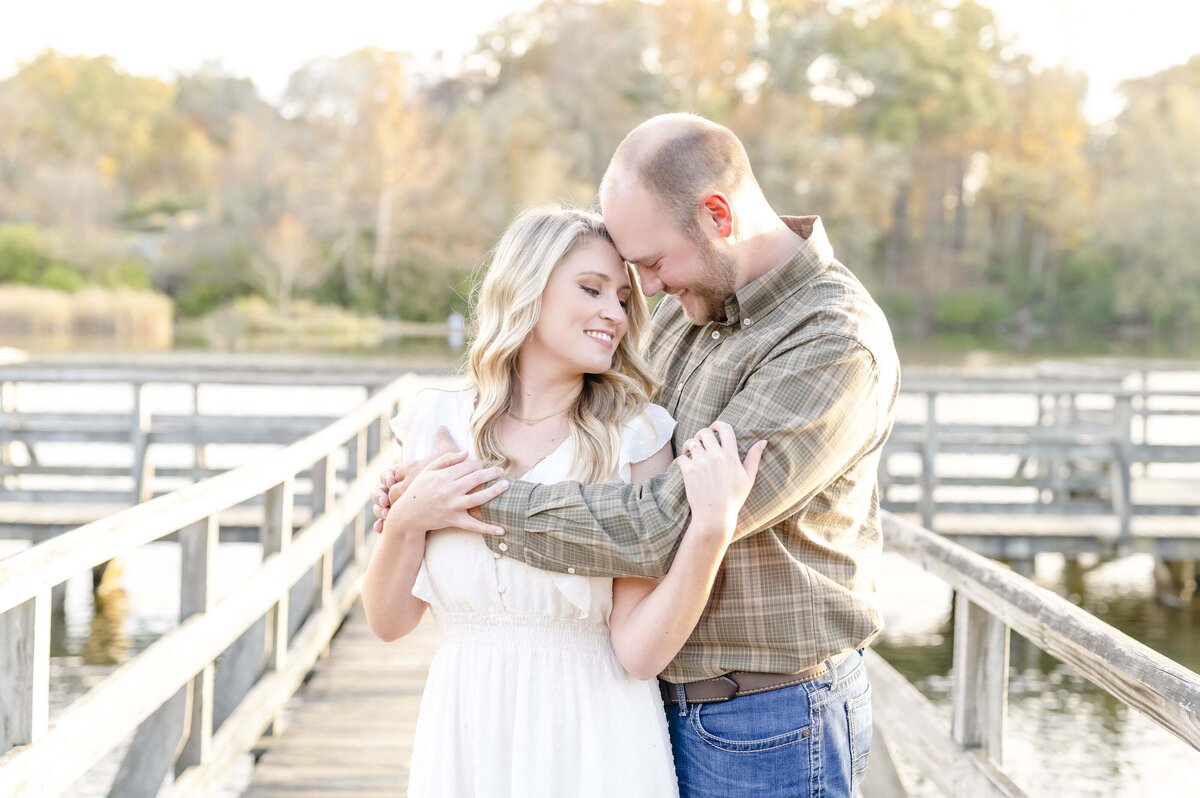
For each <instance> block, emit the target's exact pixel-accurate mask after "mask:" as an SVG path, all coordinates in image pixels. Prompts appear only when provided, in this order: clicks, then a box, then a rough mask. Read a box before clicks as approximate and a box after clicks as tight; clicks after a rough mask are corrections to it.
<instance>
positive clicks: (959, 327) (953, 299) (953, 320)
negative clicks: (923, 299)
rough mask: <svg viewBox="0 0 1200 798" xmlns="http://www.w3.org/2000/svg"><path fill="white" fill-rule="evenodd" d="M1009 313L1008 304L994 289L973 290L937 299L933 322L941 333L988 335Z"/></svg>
mask: <svg viewBox="0 0 1200 798" xmlns="http://www.w3.org/2000/svg"><path fill="white" fill-rule="evenodd" d="M1012 312H1013V308H1012V304H1011V303H1010V302H1009V300H1008V299H1007V297H1005V296H1004V294H1003V293H1002V292H1001V291H999V290H998V289H996V288H973V289H970V290H968V291H962V292H959V293H955V294H943V295H941V296H939V297H938V298H937V301H936V305H935V307H934V314H933V318H934V322H935V323H936V324H937V326H938V328H939V329H942V330H948V331H954V332H990V331H994V330H995V329H996V328H997V327H999V326H1000V325H1001V324H1002V323H1003V322H1004V321H1005V320H1007V319H1008V318H1009V317H1010V316H1011V315H1012Z"/></svg>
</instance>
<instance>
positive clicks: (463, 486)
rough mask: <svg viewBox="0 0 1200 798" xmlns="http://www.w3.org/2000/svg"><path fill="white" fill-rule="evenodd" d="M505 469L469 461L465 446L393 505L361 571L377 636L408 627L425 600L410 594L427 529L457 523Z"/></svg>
mask: <svg viewBox="0 0 1200 798" xmlns="http://www.w3.org/2000/svg"><path fill="white" fill-rule="evenodd" d="M503 473H504V470H503V469H501V468H478V466H477V464H475V463H473V462H469V461H467V454H466V452H456V453H453V454H445V455H442V456H441V457H439V458H437V459H436V460H434V461H433V462H432V463H430V464H429V466H428V468H426V469H425V470H424V471H422V472H421V474H420V475H419V476H418V477H416V478H415V479H414V480H413V482H412V484H411V485H409V486H408V490H406V491H405V493H404V495H403V496H402V497H400V498H398V499H397V500H396V503H395V504H394V505H392V507H391V509H390V510H389V512H388V514H387V518H386V520H385V521H384V524H383V532H382V533H381V534H380V537H379V540H378V542H377V543H376V544H375V550H374V551H373V552H371V561H370V563H368V565H367V572H366V574H365V575H364V576H363V591H362V599H363V610H364V611H365V613H366V616H367V625H368V626H370V627H371V631H372V632H374V633H375V634H376V636H377V637H379V638H380V639H381V640H383V641H385V642H389V643H390V642H391V641H393V640H396V639H398V638H401V637H403V636H404V635H406V634H408V633H409V632H411V631H412V630H413V629H415V628H416V626H417V624H418V623H420V621H421V616H423V615H424V614H425V608H426V607H428V606H429V605H428V604H426V603H425V602H424V601H422V600H421V599H419V598H417V597H416V596H414V595H413V594H412V589H413V584H414V583H415V582H416V579H417V573H418V572H419V571H420V570H421V561H422V560H423V559H424V557H425V536H426V534H427V533H428V532H431V531H433V530H436V529H445V528H447V527H452V526H455V521H456V520H457V518H458V517H461V514H462V513H463V512H464V511H465V510H468V509H470V508H473V507H478V506H479V505H480V504H482V503H484V502H486V501H488V500H490V499H491V498H492V497H494V496H497V495H499V494H500V493H501V492H503V491H504V489H505V488H507V487H508V482H507V481H504V480H501V481H500V482H497V483H496V484H494V485H492V486H490V487H487V488H483V489H481V490H477V491H476V489H477V488H479V487H480V486H481V485H485V484H487V483H488V482H490V481H492V480H493V479H496V478H497V477H499V476H501V475H502V474H503ZM472 491H475V492H474V493H473V492H472Z"/></svg>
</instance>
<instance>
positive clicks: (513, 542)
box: [481, 335, 887, 578]
mask: <svg viewBox="0 0 1200 798" xmlns="http://www.w3.org/2000/svg"><path fill="white" fill-rule="evenodd" d="M879 391H880V385H879V375H878V372H877V369H876V365H875V359H874V358H873V357H872V356H871V353H870V352H868V351H867V349H866V348H865V347H863V346H862V345H861V344H860V343H858V342H857V341H855V340H853V339H851V338H846V337H843V336H839V335H822V336H819V337H816V338H813V339H809V340H805V341H802V342H796V343H794V344H792V345H791V346H790V348H787V349H784V350H781V351H778V352H776V353H775V354H774V355H773V356H772V357H771V358H770V359H768V360H766V361H765V362H763V363H762V364H760V365H759V366H758V367H757V368H756V369H755V370H754V371H753V372H752V373H751V374H750V375H749V377H748V378H747V380H746V382H745V384H744V386H743V387H742V389H741V390H740V391H739V392H738V393H737V394H736V395H735V396H734V397H733V399H732V401H730V402H729V404H728V405H727V406H726V407H725V409H724V410H723V411H722V412H721V414H720V416H719V419H720V420H721V421H725V422H727V423H729V425H730V426H732V427H733V430H734V433H735V434H736V435H737V437H738V440H739V441H742V442H743V448H748V446H749V444H753V443H754V442H755V441H757V440H760V439H765V440H767V441H768V442H769V443H768V446H767V451H766V454H765V456H764V457H763V461H762V465H761V467H760V468H759V471H758V478H757V480H756V481H755V484H754V488H753V489H752V490H751V492H750V496H749V498H748V499H747V501H746V504H745V506H744V507H743V508H742V513H741V515H740V516H739V518H738V531H737V534H736V536H735V540H736V539H739V538H741V537H744V536H745V535H748V534H751V533H753V532H757V531H760V530H762V529H765V528H767V527H769V526H772V525H774V524H776V523H778V522H779V521H780V520H781V519H783V518H786V517H788V516H789V515H791V514H793V513H794V512H796V511H797V510H798V509H799V508H801V507H803V506H804V505H806V504H807V503H808V502H809V501H810V500H811V499H812V498H813V496H815V495H817V494H818V493H819V492H820V491H821V490H822V489H823V488H824V487H825V486H827V485H828V484H829V483H830V482H832V481H833V480H834V479H836V478H837V477H838V476H839V475H840V474H842V473H843V472H844V471H845V470H846V469H847V468H848V467H849V466H850V465H851V464H853V463H854V462H856V461H858V460H859V459H860V458H861V457H862V456H863V455H865V454H866V453H867V452H869V451H871V450H872V449H873V448H875V447H876V446H878V445H879V444H880V442H881V439H882V437H883V436H884V435H885V434H886V432H887V430H886V428H883V427H885V426H886V425H885V424H883V423H881V420H882V417H883V414H882V413H881V412H880V406H881V403H880V397H879ZM715 420H717V419H713V421H715ZM742 454H743V456H744V452H743V453H742ZM481 509H482V515H483V519H484V521H485V522H487V523H489V524H494V525H496V526H499V527H503V528H504V529H505V530H506V532H507V534H506V535H505V536H504V537H503V538H499V539H497V538H492V537H488V538H486V541H487V544H488V546H489V547H490V548H491V549H492V550H493V551H497V552H502V553H504V554H506V555H507V556H510V557H514V558H516V559H518V560H522V561H524V562H526V563H528V564H529V565H532V566H535V567H538V568H543V569H545V570H551V571H559V572H562V571H570V572H571V573H579V574H583V575H587V576H641V577H650V578H653V577H659V576H662V575H663V574H665V573H666V571H667V569H668V567H669V565H670V562H671V558H672V557H673V555H674V552H675V549H676V547H677V546H678V544H679V537H680V535H681V533H682V532H683V530H684V528H685V526H686V524H687V520H688V517H689V509H688V504H687V499H686V496H685V493H684V487H683V478H682V474H681V473H680V471H679V467H678V465H672V466H671V468H669V469H668V470H667V471H666V472H665V473H663V474H660V475H659V476H657V477H655V478H653V479H652V480H650V481H649V482H647V483H644V484H641V485H613V484H607V485H580V484H579V483H577V482H560V483H557V484H552V485H534V484H531V483H527V482H515V483H513V484H512V486H511V487H510V488H509V490H508V491H507V492H506V493H505V494H503V495H501V496H499V497H498V498H496V499H494V500H492V501H491V502H488V503H487V504H485V505H484V506H483V507H482V508H481ZM501 543H503V546H504V548H501V547H500V544H501ZM570 569H573V570H570Z"/></svg>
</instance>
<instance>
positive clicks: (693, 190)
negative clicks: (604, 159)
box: [605, 114, 757, 241]
mask: <svg viewBox="0 0 1200 798" xmlns="http://www.w3.org/2000/svg"><path fill="white" fill-rule="evenodd" d="M670 117H671V122H672V123H674V124H672V125H671V127H669V128H667V130H666V131H660V130H654V129H653V127H650V123H653V122H655V121H656V120H657V119H659V118H658V117H656V118H655V119H652V120H650V122H649V123H643V124H641V125H639V126H638V127H636V128H634V130H633V131H632V132H631V133H630V134H629V135H627V136H626V137H625V139H624V141H622V142H621V144H620V145H619V146H618V147H617V151H616V152H615V153H614V154H613V158H612V164H614V165H619V166H620V167H622V168H624V169H627V170H628V172H627V174H629V175H630V176H632V177H634V178H636V179H637V180H638V181H640V182H641V184H642V185H644V186H645V187H646V188H647V190H649V191H650V192H651V193H652V194H653V195H655V196H656V197H657V198H658V199H659V201H660V202H662V203H663V206H664V207H665V208H666V209H667V210H668V211H669V212H670V213H671V214H672V215H673V216H674V217H675V218H676V220H677V221H678V222H679V225H680V227H682V229H683V231H684V232H685V233H686V234H687V235H688V237H690V238H691V239H692V240H693V241H696V240H699V239H700V238H701V237H702V233H701V231H700V224H699V220H698V215H699V214H698V208H699V205H698V203H699V200H700V197H701V196H703V195H704V194H706V193H708V192H711V191H720V192H722V193H724V194H725V195H727V196H728V195H730V194H732V193H734V192H735V191H736V190H737V189H739V188H740V187H741V186H742V185H743V184H744V183H745V182H746V181H747V180H749V181H750V182H751V183H752V184H755V185H757V182H756V181H755V180H754V174H753V172H751V170H750V159H749V158H748V157H747V155H746V148H745V147H743V146H742V142H741V141H740V140H739V139H738V137H737V136H735V135H734V134H733V131H731V130H729V129H728V128H726V127H723V126H721V125H718V124H716V123H714V122H710V121H709V120H707V119H705V118H703V117H701V116H696V115H693V114H671V115H670ZM673 128H677V129H673ZM609 171H610V172H611V171H613V167H612V166H611V165H610V167H609ZM607 179H608V175H605V180H607Z"/></svg>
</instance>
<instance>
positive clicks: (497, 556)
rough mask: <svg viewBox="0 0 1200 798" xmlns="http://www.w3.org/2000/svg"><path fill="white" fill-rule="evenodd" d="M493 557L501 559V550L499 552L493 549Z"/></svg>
mask: <svg viewBox="0 0 1200 798" xmlns="http://www.w3.org/2000/svg"><path fill="white" fill-rule="evenodd" d="M492 559H494V560H498V559H500V552H498V551H493V552H492Z"/></svg>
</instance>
